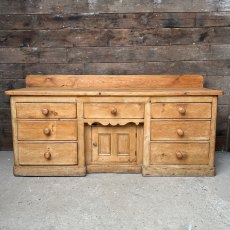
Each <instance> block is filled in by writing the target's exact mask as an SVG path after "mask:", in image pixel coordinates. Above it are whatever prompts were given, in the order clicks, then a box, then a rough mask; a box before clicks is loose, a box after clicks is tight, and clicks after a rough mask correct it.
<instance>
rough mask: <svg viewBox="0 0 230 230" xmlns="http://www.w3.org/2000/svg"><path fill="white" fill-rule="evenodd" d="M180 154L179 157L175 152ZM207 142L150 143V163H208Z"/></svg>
mask: <svg viewBox="0 0 230 230" xmlns="http://www.w3.org/2000/svg"><path fill="white" fill-rule="evenodd" d="M178 153H179V154H181V156H182V157H181V158H178V157H177V154H178ZM208 163H209V143H175V142H174V143H165V142H164V143H151V153H150V164H151V165H188V164H189V165H190V164H191V165H208Z"/></svg>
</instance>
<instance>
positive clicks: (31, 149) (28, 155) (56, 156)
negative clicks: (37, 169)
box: [18, 143, 77, 165]
mask: <svg viewBox="0 0 230 230" xmlns="http://www.w3.org/2000/svg"><path fill="white" fill-rule="evenodd" d="M18 152H19V164H20V165H76V164H77V143H48V144H46V143H41V144H37V143H20V144H19V145H18Z"/></svg>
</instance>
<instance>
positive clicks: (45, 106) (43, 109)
mask: <svg viewBox="0 0 230 230" xmlns="http://www.w3.org/2000/svg"><path fill="white" fill-rule="evenodd" d="M16 111H17V118H24V119H47V118H76V117H77V105H76V104H70V103H69V104H68V103H17V104H16Z"/></svg>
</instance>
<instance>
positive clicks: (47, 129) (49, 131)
mask: <svg viewBox="0 0 230 230" xmlns="http://www.w3.org/2000/svg"><path fill="white" fill-rule="evenodd" d="M43 133H44V134H45V135H47V136H49V135H50V133H51V130H50V128H44V129H43Z"/></svg>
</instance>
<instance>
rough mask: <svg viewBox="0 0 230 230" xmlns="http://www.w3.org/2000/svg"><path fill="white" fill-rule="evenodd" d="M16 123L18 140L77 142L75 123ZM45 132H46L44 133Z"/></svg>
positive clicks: (21, 121)
mask: <svg viewBox="0 0 230 230" xmlns="http://www.w3.org/2000/svg"><path fill="white" fill-rule="evenodd" d="M17 123H18V140H23V141H29V140H30V141H38V140H43V141H48V140H66V141H71V140H77V122H76V121H23V120H20V121H18V122H17ZM45 130H48V132H47V133H45Z"/></svg>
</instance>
